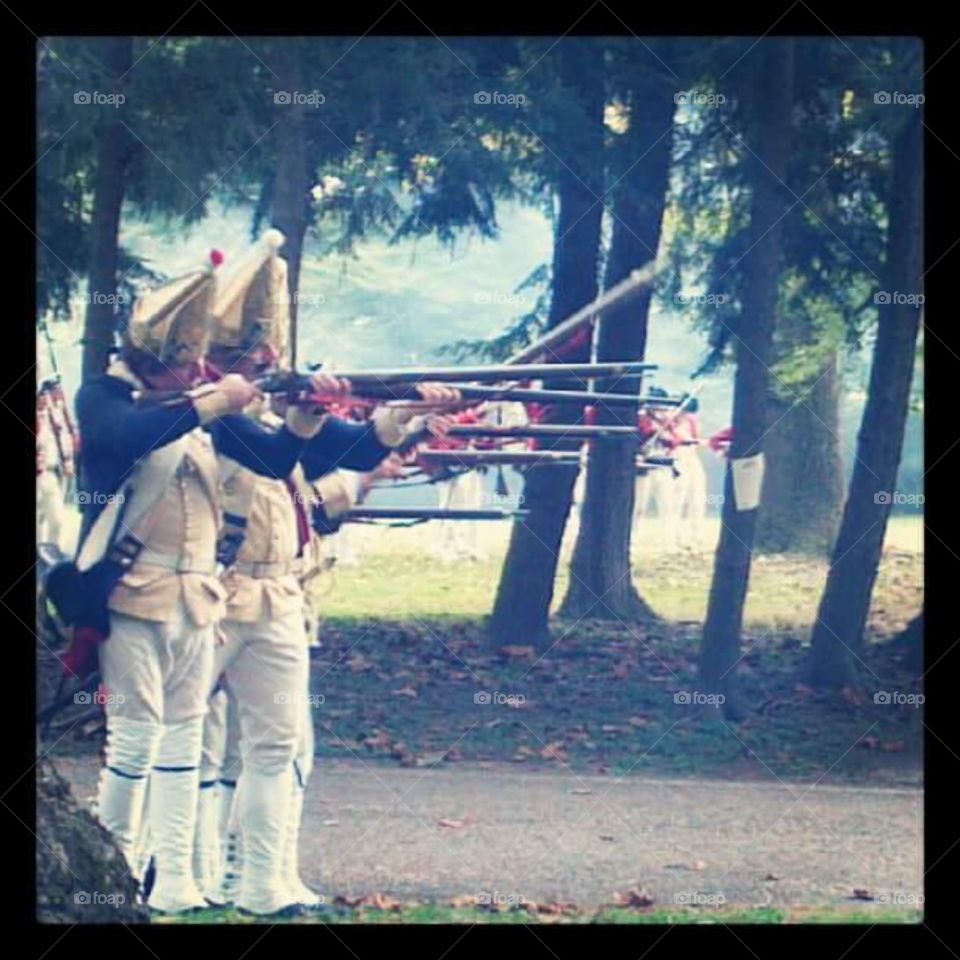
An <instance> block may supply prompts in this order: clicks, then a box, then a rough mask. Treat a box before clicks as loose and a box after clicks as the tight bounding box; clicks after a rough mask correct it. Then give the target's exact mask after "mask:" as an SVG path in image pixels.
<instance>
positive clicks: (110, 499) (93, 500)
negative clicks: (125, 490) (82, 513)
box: [69, 490, 126, 507]
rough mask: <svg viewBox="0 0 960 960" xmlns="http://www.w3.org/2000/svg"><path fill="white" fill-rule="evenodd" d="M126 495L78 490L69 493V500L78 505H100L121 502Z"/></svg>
mask: <svg viewBox="0 0 960 960" xmlns="http://www.w3.org/2000/svg"><path fill="white" fill-rule="evenodd" d="M125 499H126V497H125V496H124V495H123V494H122V493H103V492H102V491H100V490H78V491H76V493H73V494H71V496H70V497H69V500H70V502H71V503H74V504H76V505H77V506H79V507H86V506H90V505H93V504H95V505H97V506H102V505H104V504H107V503H123V502H124V500H125Z"/></svg>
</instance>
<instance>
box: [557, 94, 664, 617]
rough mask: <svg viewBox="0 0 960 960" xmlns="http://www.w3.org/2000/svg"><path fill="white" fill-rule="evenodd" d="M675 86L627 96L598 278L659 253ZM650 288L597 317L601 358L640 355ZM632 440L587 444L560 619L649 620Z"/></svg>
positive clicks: (628, 386) (621, 387) (626, 420)
mask: <svg viewBox="0 0 960 960" xmlns="http://www.w3.org/2000/svg"><path fill="white" fill-rule="evenodd" d="M673 93H674V91H673V87H672V86H670V87H669V89H668V85H667V84H665V83H663V82H662V81H658V79H655V80H654V81H653V82H652V83H650V84H649V85H645V86H644V87H642V88H638V89H637V90H635V91H634V95H633V109H632V112H631V117H630V127H629V128H628V130H627V132H626V134H625V135H624V137H625V140H624V142H623V143H622V144H620V147H621V151H622V152H621V156H622V157H623V160H622V162H621V163H620V164H619V165H618V169H617V170H616V173H617V176H618V177H620V180H619V182H618V185H617V188H616V191H617V192H616V194H615V197H614V206H613V215H614V223H613V239H612V242H611V247H610V255H609V258H608V260H607V268H606V277H605V286H606V287H607V288H609V287H611V286H613V285H614V284H616V283H618V282H619V281H620V280H623V279H624V278H625V277H627V276H628V274H629V273H630V271H631V270H635V269H637V268H638V267H640V266H642V265H643V264H644V263H646V262H648V261H649V260H653V259H655V257H656V253H657V245H658V243H659V240H660V227H661V223H662V221H663V210H664V206H665V203H666V195H667V187H668V181H669V175H670V160H671V147H672V143H673V138H672V136H671V135H670V134H667V135H666V136H664V131H665V130H669V129H670V127H671V125H672V123H673V113H674V108H675V105H674V96H673ZM652 294H653V289H652V287H647V288H645V289H644V290H643V292H642V294H641V295H640V296H639V297H637V298H635V299H632V300H630V301H629V302H627V303H625V304H623V305H622V306H620V307H618V308H616V309H614V310H612V311H610V312H609V313H608V314H606V315H605V316H604V318H603V319H602V320H601V322H600V332H599V340H598V345H597V357H598V359H599V360H642V359H643V358H644V354H645V352H646V346H647V318H648V313H649V308H650V300H651V298H652ZM597 388H598V389H599V390H608V389H609V390H615V391H619V392H622V393H626V392H635V391H639V388H640V378H639V377H636V378H634V377H631V378H629V379H628V380H623V379H622V380H620V381H616V382H613V381H606V382H603V381H601V382H600V383H598V384H597ZM597 422H598V423H622V424H629V425H634V424H635V423H636V413H635V411H634V410H632V409H630V408H628V407H618V408H615V409H604V410H601V411H600V412H599V414H598V417H597ZM636 451H637V445H636V442H635V441H633V440H631V439H629V438H617V439H610V440H599V441H595V442H593V443H591V444H590V449H589V455H588V457H589V458H588V462H587V483H586V491H585V496H584V503H583V512H582V516H581V522H580V530H579V533H578V535H577V543H576V546H575V548H574V552H573V560H572V562H571V565H570V585H569V587H568V588H567V595H566V598H565V599H564V601H563V606H562V608H561V612H562V614H563V616H565V617H575V618H581V617H591V618H596V619H602V620H628V619H640V618H649V617H651V616H652V615H653V613H652V611H651V610H650V608H649V607H648V606H647V604H646V603H644V601H643V600H642V599H641V598H640V595H639V594H638V593H637V589H636V587H635V586H634V583H633V577H632V575H631V567H630V536H631V531H632V528H633V510H634V492H635V489H636V479H637V476H636V467H635V465H634V464H635V460H636Z"/></svg>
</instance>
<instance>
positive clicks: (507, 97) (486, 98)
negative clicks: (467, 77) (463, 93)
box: [473, 90, 527, 107]
mask: <svg viewBox="0 0 960 960" xmlns="http://www.w3.org/2000/svg"><path fill="white" fill-rule="evenodd" d="M473 102H474V103H479V104H484V105H496V106H508V107H522V106H523V105H524V104H525V103H526V102H527V98H526V97H525V96H524V95H523V94H522V93H500V91H499V90H494V91H493V93H490V92H489V91H488V90H478V91H477V92H476V93H475V94H474V95H473Z"/></svg>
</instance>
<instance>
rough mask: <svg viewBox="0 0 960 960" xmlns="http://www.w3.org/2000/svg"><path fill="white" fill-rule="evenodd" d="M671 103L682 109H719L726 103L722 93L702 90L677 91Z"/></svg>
mask: <svg viewBox="0 0 960 960" xmlns="http://www.w3.org/2000/svg"><path fill="white" fill-rule="evenodd" d="M673 102H674V103H675V104H677V106H683V107H720V106H722V105H723V104H725V103H726V102H727V98H726V97H725V96H724V95H723V94H722V93H707V92H706V91H704V90H678V91H677V92H676V93H675V94H674V95H673Z"/></svg>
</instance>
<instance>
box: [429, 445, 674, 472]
mask: <svg viewBox="0 0 960 960" xmlns="http://www.w3.org/2000/svg"><path fill="white" fill-rule="evenodd" d="M417 458H418V460H419V461H420V462H422V463H424V464H426V465H432V466H446V465H453V466H461V467H483V466H560V465H570V466H575V465H576V464H578V463H579V462H580V451H579V450H430V449H427V450H421V451H420V452H419V454H418V455H417ZM636 465H637V467H642V468H645V469H646V468H649V467H672V466H673V457H643V456H640V457H637V459H636Z"/></svg>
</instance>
